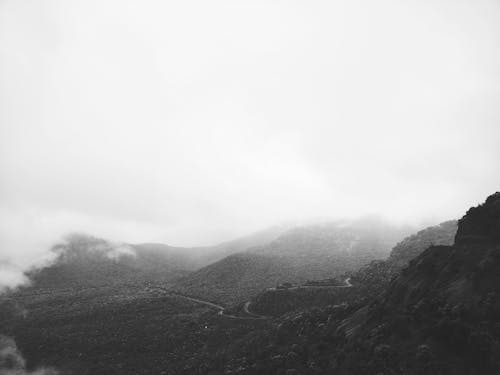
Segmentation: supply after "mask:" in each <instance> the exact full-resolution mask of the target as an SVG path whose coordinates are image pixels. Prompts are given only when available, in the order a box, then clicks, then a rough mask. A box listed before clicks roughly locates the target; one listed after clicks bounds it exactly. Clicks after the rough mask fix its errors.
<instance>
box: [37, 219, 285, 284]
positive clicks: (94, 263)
mask: <svg viewBox="0 0 500 375" xmlns="http://www.w3.org/2000/svg"><path fill="white" fill-rule="evenodd" d="M285 228H286V227H284V226H276V227H272V228H269V229H266V230H262V231H259V232H256V233H253V234H250V235H247V236H244V237H241V238H237V239H235V240H232V241H227V242H224V243H221V244H219V245H215V246H206V247H192V248H184V247H175V246H169V245H165V244H161V243H142V244H126V243H113V242H110V241H107V240H105V239H102V238H97V237H93V236H91V235H86V234H72V235H69V236H67V237H66V239H65V240H64V241H63V242H61V243H60V244H57V245H55V246H54V247H53V248H52V251H53V252H55V253H56V255H57V256H56V259H55V261H54V262H53V264H51V265H50V266H49V267H46V268H43V269H39V270H33V271H31V272H30V274H29V276H30V278H31V279H32V280H33V281H34V285H35V286H43V287H51V288H67V287H72V288H74V287H89V286H90V287H96V286H109V285H117V284H123V283H129V284H130V283H146V282H148V283H156V284H164V283H169V282H171V281H172V280H174V279H177V278H179V277H181V276H185V275H187V274H188V273H190V272H192V271H194V270H196V269H198V268H201V267H203V266H206V265H208V264H210V263H212V262H214V261H217V260H219V259H221V258H223V257H225V256H227V255H229V254H233V253H235V252H239V251H242V250H244V249H246V248H247V247H255V246H259V245H263V244H265V243H267V242H269V241H272V240H273V239H275V238H276V237H278V236H279V235H280V234H281V233H282V232H283V231H284V230H285Z"/></svg>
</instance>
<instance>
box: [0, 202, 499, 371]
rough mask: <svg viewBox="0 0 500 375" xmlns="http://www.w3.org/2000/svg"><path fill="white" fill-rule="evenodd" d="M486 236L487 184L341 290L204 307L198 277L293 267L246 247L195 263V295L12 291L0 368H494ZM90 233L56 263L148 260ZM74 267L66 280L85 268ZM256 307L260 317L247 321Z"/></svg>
mask: <svg viewBox="0 0 500 375" xmlns="http://www.w3.org/2000/svg"><path fill="white" fill-rule="evenodd" d="M293 233H296V232H295V231H293ZM499 234H500V193H496V194H494V195H492V196H490V197H489V198H488V199H487V200H486V202H485V203H484V204H482V205H480V206H478V207H474V208H472V209H470V210H469V211H467V213H466V215H465V216H464V217H463V218H462V219H461V220H459V221H458V230H457V233H456V235H455V240H454V243H453V244H452V245H450V246H445V245H437V246H436V245H434V246H431V247H429V248H428V249H426V250H424V251H423V252H421V253H420V254H419V255H417V256H416V258H414V259H413V260H411V261H410V262H409V263H408V264H407V266H406V267H402V268H401V267H395V266H394V265H392V264H391V263H390V262H387V261H383V260H379V261H375V262H372V263H370V264H369V265H367V266H365V267H363V268H362V270H360V271H359V272H354V274H358V273H363V275H364V278H362V277H359V278H357V279H356V278H355V277H354V276H352V277H351V283H352V286H348V284H347V283H344V287H343V288H337V289H315V288H311V289H307V288H301V289H300V288H293V289H289V290H282V289H280V290H278V291H276V292H277V293H274V294H271V293H267V292H269V291H267V292H266V293H261V294H259V295H258V296H257V297H256V298H254V299H252V300H251V301H250V303H244V304H242V305H241V306H243V311H245V312H246V313H247V314H246V316H244V315H239V316H238V315H232V314H236V313H237V312H238V310H237V308H236V307H235V309H234V310H231V311H229V313H227V312H228V310H226V311H225V312H224V313H221V312H220V311H221V307H219V306H216V305H213V304H212V305H211V304H209V303H207V302H208V300H209V298H210V296H209V295H208V292H209V291H210V290H211V286H213V285H217V283H220V284H221V285H222V286H223V287H224V288H223V289H221V290H222V291H223V292H224V291H228V289H227V285H228V284H231V283H236V284H237V283H238V280H239V278H243V279H245V280H248V281H247V282H246V283H245V285H248V286H251V285H252V284H251V282H255V281H256V280H258V278H256V277H255V276H253V275H252V274H254V273H256V272H261V270H267V271H266V272H263V273H262V274H263V275H275V272H276V269H278V271H279V270H281V269H286V270H289V271H287V272H292V271H295V268H294V263H293V262H292V263H282V262H285V261H286V260H288V259H289V258H290V257H287V256H282V255H277V254H276V253H275V254H274V255H263V254H259V251H258V250H257V251H254V250H255V249H253V250H252V251H248V252H244V253H237V254H234V255H231V256H229V257H226V258H224V259H222V260H220V261H219V262H218V263H215V264H213V265H212V266H214V267H215V268H214V269H212V271H213V272H209V270H210V267H207V268H204V269H201V270H199V272H205V274H204V276H205V277H206V280H208V281H207V285H205V291H206V292H207V295H206V296H200V297H199V299H195V298H189V297H185V296H182V295H179V294H175V293H172V292H171V291H168V290H166V288H161V287H160V288H157V287H155V286H154V285H150V284H148V283H145V284H141V283H138V282H132V283H131V284H130V285H132V286H133V287H127V288H122V287H121V286H120V285H129V284H126V283H125V284H120V285H116V284H109V282H108V281H107V280H104V281H105V283H104V286H94V285H95V284H94V283H89V284H86V285H88V287H82V288H70V289H49V288H46V289H42V288H36V286H35V287H31V288H22V289H20V290H18V291H16V292H13V293H9V294H8V295H3V296H1V298H0V332H1V333H2V334H3V335H8V336H10V337H13V338H14V339H15V340H14V339H9V338H7V337H6V336H3V335H0V349H1V350H0V373H4V372H6V373H8V374H10V373H16V374H17V373H19V374H24V373H32V374H34V373H44V372H43V370H44V369H48V370H47V371H50V372H45V373H50V374H53V373H55V371H56V370H57V371H58V372H59V373H60V374H79V375H133V374H173V375H191V374H199V375H218V374H225V375H297V374H299V375H329V374H336V375H366V374H387V375H498V374H499V373H500V236H499ZM283 235H286V234H283ZM294 235H295V234H294ZM82 241H83V243H84V244H85V243H87V242H88V241H89V240H88V239H85V240H82ZM101 241H102V240H97V239H95V241H94V242H92V241H91V243H94V245H95V246H93V247H92V248H91V249H88V247H85V246H83V248H80V246H77V245H78V243H79V242H78V241H76V244H77V245H75V242H70V243H71V244H72V245H71V246H70V245H68V244H67V243H66V244H63V245H64V246H63V247H62V248H61V249H60V251H61V254H60V256H61V259H60V261H61V263H62V264H80V263H81V264H89V265H92V267H93V266H94V265H96V263H98V262H96V261H93V259H95V258H96V256H97V258H98V259H99V262H100V263H101V266H102V267H104V268H105V269H106V268H110V269H112V270H114V271H113V272H117V274H118V275H123V273H122V272H125V270H126V272H125V274H127V273H132V274H134V272H135V271H137V270H144V269H150V270H154V265H153V264H151V263H150V261H149V260H147V259H149V258H147V257H145V258H144V261H142V260H141V261H140V262H137V263H134V262H136V261H137V260H134V258H133V257H132V255H131V254H130V249H128V248H127V247H125V248H123V247H122V246H117V245H114V244H109V243H105V244H103V243H102V242H101ZM285 242H286V241H285ZM269 246H271V244H269ZM272 246H277V245H276V244H274V245H272ZM68 248H71V249H70V250H69V251H68ZM274 248H280V247H279V246H278V247H274ZM280 249H282V248H280ZM297 249H298V250H300V248H297ZM280 251H281V250H280ZM96 253H97V254H96ZM136 257H137V254H136ZM292 258H293V257H292ZM135 259H138V258H135ZM139 259H141V256H140V255H139ZM146 260H147V261H146ZM92 262H93V263H92ZM167 264H168V262H167ZM278 265H279V266H278ZM150 267H151V268H150ZM162 267H163V266H161V267H160V268H162ZM265 267H267V269H266V268H265ZM287 267H289V268H287ZM233 268H234V271H233ZM82 269H83V270H84V271H85V272H82V273H77V274H76V275H73V277H75V276H77V275H85V276H88V274H87V273H86V272H87V271H88V270H87V269H86V268H82ZM386 269H391V270H392V271H391V272H386ZM134 270H135V271H134ZM222 271H224V272H222ZM79 272H81V271H79ZM59 274H61V273H59ZM138 274H139V275H143V274H145V272H144V273H141V272H140V273H138ZM388 274H391V275H392V276H391V278H390V279H389V280H385V281H383V282H382V281H381V280H380V278H379V277H380V276H384V277H385V276H386V275H388ZM259 275H260V273H259ZM70 276H71V275H67V274H66V276H65V277H68V278H69V277H70ZM94 276H96V275H95V274H94ZM120 277H121V276H119V277H118V279H120ZM201 279H202V277H201V276H199V280H201ZM251 280H253V281H251ZM46 281H47V280H46ZM48 281H50V279H49V280H48ZM83 281H84V280H80V283H82V282H83ZM337 281H339V282H340V281H342V276H340V277H339V278H337ZM61 284H62V283H61V282H59V283H56V285H61ZM309 284H311V285H317V284H318V283H309ZM35 285H36V284H35ZM79 285H81V284H79ZM234 292H235V293H237V292H238V290H236V289H235V290H234ZM273 296H274V297H276V298H274V297H273ZM272 298H274V300H271V299H272ZM269 307H271V308H272V310H273V311H271V312H272V315H274V316H273V318H268V319H264V318H255V314H262V315H264V314H266V315H267V313H268V311H266V309H268V308H269ZM240 308H241V307H240ZM252 314H253V316H254V317H252ZM14 341H15V342H14ZM21 355H24V357H25V359H23V358H22V357H21ZM51 368H55V370H54V371H53V372H52V370H50V369H51Z"/></svg>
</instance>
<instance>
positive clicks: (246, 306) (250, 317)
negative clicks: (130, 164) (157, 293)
mask: <svg viewBox="0 0 500 375" xmlns="http://www.w3.org/2000/svg"><path fill="white" fill-rule="evenodd" d="M352 286H353V285H352V284H351V278H350V277H348V278H347V279H345V280H344V285H302V286H294V287H291V288H288V289H286V290H296V289H318V288H322V289H329V288H332V289H333V288H351V287H352ZM267 290H277V289H276V288H269V289H267ZM170 294H171V295H173V296H176V297H180V298H184V299H186V300H188V301H191V302H195V303H199V304H200V305H205V306H208V307H211V308H213V309H216V310H218V313H217V314H218V315H220V316H223V317H225V318H229V319H240V320H264V319H271V318H272V317H271V316H266V315H259V314H255V313H253V312H251V311H250V304H251V301H247V302H245V304H244V305H243V312H244V313H245V314H247V316H237V315H232V314H227V313H225V310H226V309H225V307H224V306H221V305H217V304H216V303H213V302H209V301H204V300H201V299H198V298H194V297H188V296H184V295H182V294H178V293H172V292H170Z"/></svg>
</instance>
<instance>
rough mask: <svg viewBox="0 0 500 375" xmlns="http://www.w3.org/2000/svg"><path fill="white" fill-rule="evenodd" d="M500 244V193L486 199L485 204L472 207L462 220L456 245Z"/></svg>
mask: <svg viewBox="0 0 500 375" xmlns="http://www.w3.org/2000/svg"><path fill="white" fill-rule="evenodd" d="M478 242H490V243H499V242H500V192H496V193H495V194H493V195H491V196H489V197H488V199H486V202H484V203H483V204H481V205H479V206H477V207H472V208H471V209H469V211H467V214H466V215H465V216H464V217H463V218H462V219H460V221H459V227H458V231H457V235H456V237H455V243H456V244H466V243H478Z"/></svg>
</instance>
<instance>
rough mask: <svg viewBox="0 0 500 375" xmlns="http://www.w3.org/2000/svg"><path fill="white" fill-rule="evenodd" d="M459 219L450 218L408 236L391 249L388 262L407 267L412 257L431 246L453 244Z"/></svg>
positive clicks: (399, 266)
mask: <svg viewBox="0 0 500 375" xmlns="http://www.w3.org/2000/svg"><path fill="white" fill-rule="evenodd" d="M457 225H458V223H457V221H456V220H449V221H445V222H443V223H441V224H439V225H435V226H432V227H428V228H425V229H423V230H421V231H419V232H418V233H416V234H413V235H411V236H409V237H406V238H405V239H404V240H403V241H401V242H399V243H398V244H397V245H396V246H394V248H393V249H392V251H391V255H390V256H389V259H388V262H389V263H391V264H392V265H393V266H395V267H398V268H402V267H405V266H406V265H407V264H408V263H409V262H410V260H411V259H413V258H415V257H416V256H417V255H420V254H421V253H422V252H423V251H424V250H426V249H428V248H429V247H431V246H435V245H436V246H437V245H445V246H449V245H452V244H453V241H454V239H455V234H456V233H457Z"/></svg>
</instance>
